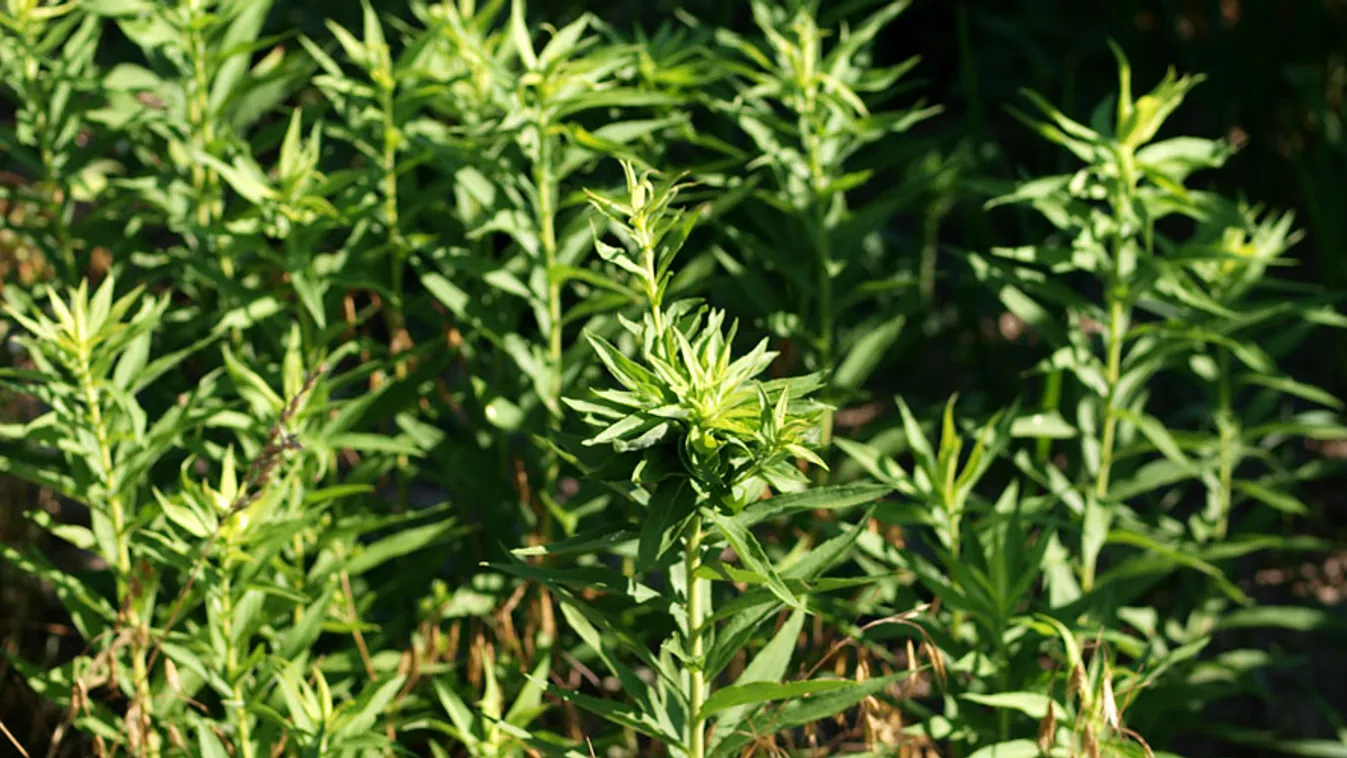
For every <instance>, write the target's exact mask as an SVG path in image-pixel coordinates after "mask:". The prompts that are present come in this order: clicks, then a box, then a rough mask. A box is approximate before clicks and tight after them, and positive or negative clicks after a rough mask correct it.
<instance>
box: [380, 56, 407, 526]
mask: <svg viewBox="0 0 1347 758" xmlns="http://www.w3.org/2000/svg"><path fill="white" fill-rule="evenodd" d="M382 53H383V55H382V57H381V59H380V60H381V61H382V63H381V64H379V65H378V66H376V67H375V69H374V72H373V74H372V75H371V78H372V79H373V80H374V84H375V86H376V87H377V88H378V90H379V109H380V111H382V113H383V150H382V153H381V156H380V164H379V168H380V172H381V175H380V184H381V185H382V192H383V201H384V202H383V206H384V208H383V215H384V226H385V227H386V230H387V232H388V244H389V251H390V255H389V258H390V260H391V269H390V271H389V280H390V281H389V284H390V285H391V287H392V291H393V301H392V302H391V303H389V304H388V310H387V311H385V323H386V324H387V327H388V341H389V351H390V353H392V354H393V376H395V377H396V378H397V379H399V380H402V379H406V378H407V371H408V367H407V359H406V358H404V357H402V355H401V353H402V351H403V350H404V349H405V348H406V347H408V346H407V345H406V344H405V343H404V339H405V338H404V334H405V333H406V331H407V319H406V316H405V315H404V314H403V305H404V304H403V291H404V289H405V277H406V268H407V247H406V244H405V243H404V240H403V238H402V231H401V225H400V219H399V216H398V173H397V157H398V142H399V141H400V140H401V134H400V133H399V132H398V125H397V114H396V112H395V111H394V109H393V96H394V93H395V90H396V88H397V83H396V82H395V81H394V79H393V74H392V72H391V71H390V70H389V64H388V50H387V48H386V47H385V48H384V49H383V50H382ZM396 466H397V471H398V475H397V497H398V500H397V502H398V506H399V507H401V508H406V507H407V504H408V502H409V500H410V497H409V492H408V491H409V488H410V485H411V475H410V473H409V467H410V460H409V458H408V457H407V456H406V455H405V454H399V455H398V457H397V461H396Z"/></svg>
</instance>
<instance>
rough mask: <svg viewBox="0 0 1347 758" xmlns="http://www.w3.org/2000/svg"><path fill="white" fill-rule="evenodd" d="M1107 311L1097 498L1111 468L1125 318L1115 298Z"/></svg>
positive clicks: (1103, 492) (1105, 487)
mask: <svg viewBox="0 0 1347 758" xmlns="http://www.w3.org/2000/svg"><path fill="white" fill-rule="evenodd" d="M1108 314H1109V315H1108V365H1107V368H1106V369H1105V371H1106V373H1105V375H1104V380H1105V382H1107V383H1108V398H1107V399H1106V400H1105V404H1104V435H1103V438H1102V439H1101V440H1100V443H1099V448H1100V449H1099V474H1098V476H1097V477H1096V478H1095V486H1094V494H1095V496H1097V497H1104V496H1105V495H1107V494H1108V485H1109V474H1110V470H1111V469H1112V467H1113V446H1114V438H1115V436H1116V435H1117V428H1118V413H1117V407H1116V404H1117V400H1118V378H1119V375H1120V374H1121V373H1122V343H1123V329H1124V328H1126V318H1127V316H1126V314H1125V313H1124V311H1123V304H1122V301H1120V300H1117V299H1115V298H1111V299H1110V301H1109V309H1108Z"/></svg>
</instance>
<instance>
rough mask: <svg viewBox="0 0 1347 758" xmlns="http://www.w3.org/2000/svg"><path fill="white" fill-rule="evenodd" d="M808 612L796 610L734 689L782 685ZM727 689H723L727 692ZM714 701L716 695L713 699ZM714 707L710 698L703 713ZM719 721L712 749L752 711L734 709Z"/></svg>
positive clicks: (724, 711) (754, 658)
mask: <svg viewBox="0 0 1347 758" xmlns="http://www.w3.org/2000/svg"><path fill="white" fill-rule="evenodd" d="M804 620H805V613H804V612H803V611H794V612H792V613H791V614H790V617H789V618H787V619H786V623H784V624H782V625H781V629H779V630H778V631H777V633H776V634H774V635H772V639H771V640H770V641H769V642H768V643H767V644H766V645H765V646H764V647H763V648H762V650H760V651H758V654H757V655H756V656H754V657H753V660H752V661H750V662H749V664H748V665H747V666H745V667H744V671H743V673H742V674H740V675H739V678H738V679H736V680H735V681H734V686H736V687H744V686H747V685H749V684H752V683H754V682H779V681H782V680H783V679H784V677H785V675H786V670H787V668H788V667H789V666H790V660H791V657H792V656H793V654H794V653H795V645H796V644H797V643H798V642H799V638H800V630H801V629H803V628H804ZM723 691H724V690H722V692H723ZM712 697H713V698H714V695H713V696H712ZM709 705H710V700H709V699H708V701H707V703H706V705H705V706H703V708H704V709H703V713H706V712H708V711H706V710H705V708H706V707H708V706H709ZM722 710H723V712H722V713H721V714H720V716H719V717H718V719H717V721H716V730H715V736H714V737H713V738H712V742H711V749H712V750H714V749H715V747H716V745H717V744H718V743H719V742H720V740H721V739H723V738H724V736H725V735H727V734H731V733H733V732H734V730H735V728H736V727H737V726H738V725H739V723H740V722H741V721H742V720H743V718H744V716H745V715H746V714H747V713H748V712H749V710H748V709H747V708H744V707H732V708H726V709H722Z"/></svg>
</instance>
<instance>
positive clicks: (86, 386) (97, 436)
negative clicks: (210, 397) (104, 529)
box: [76, 354, 159, 758]
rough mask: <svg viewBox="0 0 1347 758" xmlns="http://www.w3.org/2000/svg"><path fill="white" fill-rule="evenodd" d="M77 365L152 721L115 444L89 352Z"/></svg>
mask: <svg viewBox="0 0 1347 758" xmlns="http://www.w3.org/2000/svg"><path fill="white" fill-rule="evenodd" d="M76 368H77V371H78V373H79V380H80V388H81V390H82V391H83V394H84V402H85V405H86V407H87V410H88V413H89V426H90V427H91V429H92V431H93V433H94V440H95V442H96V443H97V445H98V455H99V459H100V464H101V465H102V468H103V477H102V478H103V489H104V492H105V494H106V496H107V508H108V517H109V518H110V519H111V521H112V532H113V539H114V540H115V543H116V555H115V556H113V566H114V567H115V568H116V570H117V571H116V573H117V577H116V579H117V602H118V604H119V605H120V606H121V608H122V609H123V610H124V612H125V625H126V626H127V627H128V628H130V629H131V635H130V641H129V642H128V645H127V646H128V648H129V650H130V654H131V677H132V682H133V683H134V688H135V700H136V701H137V702H139V703H140V706H141V709H142V711H141V714H142V718H144V719H145V721H146V722H149V721H150V711H151V710H152V709H153V706H154V699H153V698H152V697H151V696H150V681H149V666H148V664H147V663H146V647H147V639H146V638H147V636H148V635H146V634H142V631H143V630H142V629H141V619H140V609H139V608H137V607H136V602H137V600H139V599H140V598H138V597H133V596H132V594H133V593H132V587H133V586H134V585H133V583H132V582H131V571H132V566H131V545H130V539H129V535H128V534H127V529H126V505H125V503H123V502H122V497H121V494H120V493H119V492H118V485H117V480H116V474H115V468H114V467H113V461H112V444H111V442H110V441H109V434H108V430H107V426H106V425H105V424H104V422H103V408H102V405H101V404H100V403H99V400H98V390H97V388H95V387H94V381H93V375H92V373H91V370H90V366H89V358H88V355H87V354H85V355H81V356H80V359H79V363H78V365H77V367H76ZM149 591H151V590H149V588H147V587H142V588H141V589H140V593H141V596H142V597H143V596H145V595H146V594H148V592H149ZM143 737H144V739H145V744H144V749H145V753H144V754H145V755H146V756H149V757H150V758H156V757H157V756H158V755H159V744H158V742H157V741H156V740H155V739H154V737H153V735H152V734H150V733H148V732H147V733H145V734H144V735H143Z"/></svg>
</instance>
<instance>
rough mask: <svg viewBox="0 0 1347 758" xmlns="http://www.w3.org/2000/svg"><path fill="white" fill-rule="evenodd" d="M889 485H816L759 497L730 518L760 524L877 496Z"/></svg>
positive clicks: (745, 526) (746, 524)
mask: <svg viewBox="0 0 1347 758" xmlns="http://www.w3.org/2000/svg"><path fill="white" fill-rule="evenodd" d="M892 491H893V488H891V487H886V486H884V485H882V484H841V485H836V486H832V487H816V488H814V489H809V490H805V491H804V492H795V493H791V494H788V495H777V496H776V497H774V498H771V499H768V500H760V501H758V502H756V503H753V504H752V505H749V506H748V507H746V508H744V509H743V510H742V511H740V512H739V513H737V514H735V516H734V522H735V523H736V524H738V525H739V527H741V528H743V529H748V528H749V527H752V526H754V525H755V524H760V523H762V522H763V521H767V520H769V519H774V518H779V517H782V516H789V515H791V514H794V513H799V512H801V511H815V510H824V511H835V510H842V509H844V508H851V507H853V506H857V505H864V504H866V503H869V502H872V501H874V500H878V499H879V498H881V497H884V496H885V495H887V494H889V493H890V492H892Z"/></svg>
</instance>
